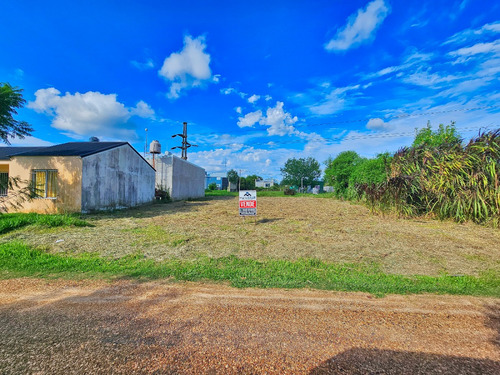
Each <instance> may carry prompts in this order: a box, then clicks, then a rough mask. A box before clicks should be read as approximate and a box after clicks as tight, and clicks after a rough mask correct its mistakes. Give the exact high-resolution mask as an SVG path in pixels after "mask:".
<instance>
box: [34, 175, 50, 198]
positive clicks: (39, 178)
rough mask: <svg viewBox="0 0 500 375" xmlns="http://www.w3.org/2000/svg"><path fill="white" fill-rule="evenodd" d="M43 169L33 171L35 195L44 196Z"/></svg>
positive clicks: (44, 176)
mask: <svg viewBox="0 0 500 375" xmlns="http://www.w3.org/2000/svg"><path fill="white" fill-rule="evenodd" d="M46 174H47V172H45V171H33V188H34V190H35V195H36V196H37V197H41V198H45V180H46Z"/></svg>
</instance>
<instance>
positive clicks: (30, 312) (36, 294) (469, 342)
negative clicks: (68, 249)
mask: <svg viewBox="0 0 500 375" xmlns="http://www.w3.org/2000/svg"><path fill="white" fill-rule="evenodd" d="M0 339H1V341H0V374H143V373H145V374H196V373H206V374H219V373H220V374H225V373H231V374H232V373H239V374H240V373H243V374H256V373H258V374H264V373H267V374H367V373H371V374H381V373H383V374H433V373H445V374H499V373H500V301H499V300H497V299H491V298H472V297H451V296H388V297H385V298H380V299H377V298H374V297H372V296H369V295H367V294H363V293H335V292H323V291H304V290H258V289H246V290H238V289H232V288H229V287H226V286H222V285H213V284H212V285H207V284H169V283H162V282H148V283H135V282H130V281H119V282H113V283H107V282H104V281H78V282H77V281H61V280H55V281H47V280H36V279H13V280H2V281H0Z"/></svg>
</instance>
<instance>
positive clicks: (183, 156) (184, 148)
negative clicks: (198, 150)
mask: <svg viewBox="0 0 500 375" xmlns="http://www.w3.org/2000/svg"><path fill="white" fill-rule="evenodd" d="M183 125H184V126H183V128H182V134H174V135H173V136H172V138H175V137H177V136H179V137H182V146H180V147H179V146H176V147H172V150H173V149H176V148H180V149H181V150H182V153H181V159H183V160H187V158H188V157H187V149H188V148H189V147H198V145H192V144H191V143H189V142H188V141H187V137H188V136H187V125H188V124H187V122H183Z"/></svg>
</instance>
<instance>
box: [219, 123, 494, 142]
mask: <svg viewBox="0 0 500 375" xmlns="http://www.w3.org/2000/svg"><path fill="white" fill-rule="evenodd" d="M492 126H493V127H497V126H499V125H492ZM455 129H456V130H457V131H468V130H480V129H486V127H483V126H475V127H464V128H455ZM414 135H415V132H400V133H368V134H360V135H352V136H349V135H347V136H344V135H338V136H334V137H330V138H324V137H318V138H316V139H314V138H313V139H305V138H303V139H295V140H288V141H267V142H254V143H248V142H246V143H245V146H264V145H268V146H274V145H285V144H301V143H306V142H315V141H317V142H321V143H323V144H325V143H326V144H331V143H335V142H338V141H340V140H342V141H350V140H359V139H371V138H399V137H409V136H414ZM235 144H238V143H236V142H232V143H211V145H212V146H215V147H223V146H231V145H235Z"/></svg>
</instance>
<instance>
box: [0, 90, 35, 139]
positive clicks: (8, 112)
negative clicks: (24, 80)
mask: <svg viewBox="0 0 500 375" xmlns="http://www.w3.org/2000/svg"><path fill="white" fill-rule="evenodd" d="M22 91H23V90H22V89H20V88H18V87H12V86H11V85H10V84H9V83H0V138H1V139H2V141H3V142H4V143H6V144H8V145H10V141H9V137H10V138H12V137H17V138H24V137H26V136H29V135H30V134H31V132H32V131H33V128H32V127H31V125H30V124H28V123H27V122H26V121H19V120H16V119H14V117H13V116H14V115H17V110H16V109H19V108H22V107H23V106H24V104H25V103H26V100H25V99H24V98H23V96H22V94H21V93H22Z"/></svg>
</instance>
